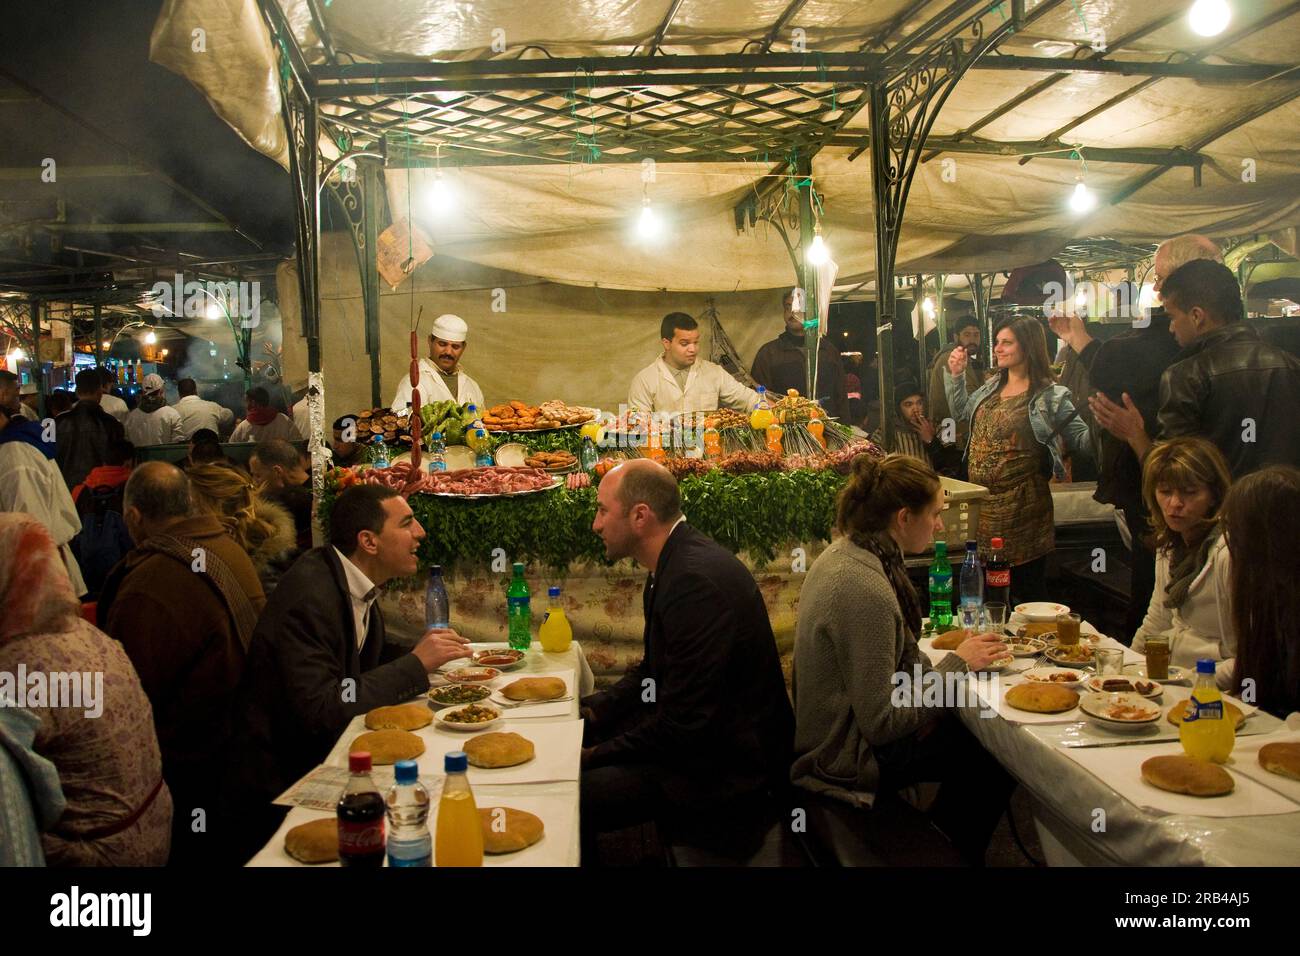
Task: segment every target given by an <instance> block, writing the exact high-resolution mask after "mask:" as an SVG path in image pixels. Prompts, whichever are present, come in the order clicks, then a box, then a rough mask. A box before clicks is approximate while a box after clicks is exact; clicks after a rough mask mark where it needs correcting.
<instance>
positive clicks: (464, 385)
mask: <svg viewBox="0 0 1300 956" xmlns="http://www.w3.org/2000/svg"><path fill="white" fill-rule="evenodd" d="M456 391H457V392H458V393H459V394H457V395H453V394H451V392H450V391H448V389H447V386H446V385H444V384H443V381H442V373H441V372H439V371H438V366H436V365H434V364H433V361H432V360H430V359H427V358H423V359H420V404H421V405H428V404H429V403H430V402H459V403H460V404H462V405H465V404H467V403H469V402H473V403H474V404H475V405H477V406H478V410H479V413H480V414H486V413H487V403H486V402H485V401H484V400H483V390H482V389H481V388H479V387H478V382H476V381H474V380H473V379H472V378H470V377H469V376H468V375H466V374H465V371H464V369H458V371H457V372H456ZM410 400H411V376H410V373H409V372H406V373H404V374H403V375H402V380H401V381H400V382H398V383H397V394H396V395H394V396H393V403H392V405H391V406H390V407H391V408H392V410H393V411H395V412H397V414H399V415H401V414H403V413H404V412H405V411H406V403H407V402H409V401H410Z"/></svg>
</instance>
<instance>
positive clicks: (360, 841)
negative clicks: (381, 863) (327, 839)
mask: <svg viewBox="0 0 1300 956" xmlns="http://www.w3.org/2000/svg"><path fill="white" fill-rule="evenodd" d="M383 850H384V821H383V818H382V817H381V818H380V819H378V820H375V821H374V822H372V823H349V822H348V821H346V820H340V821H339V853H340V854H342V855H344V856H366V855H368V854H370V853H382V852H383Z"/></svg>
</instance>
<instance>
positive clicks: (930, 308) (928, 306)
mask: <svg viewBox="0 0 1300 956" xmlns="http://www.w3.org/2000/svg"><path fill="white" fill-rule="evenodd" d="M921 311H922V312H924V313H925V317H926V318H928V319H932V318H934V299H932V298H930V297H929V296H928V295H927V296H926V297H925V298H924V299H922V300H921Z"/></svg>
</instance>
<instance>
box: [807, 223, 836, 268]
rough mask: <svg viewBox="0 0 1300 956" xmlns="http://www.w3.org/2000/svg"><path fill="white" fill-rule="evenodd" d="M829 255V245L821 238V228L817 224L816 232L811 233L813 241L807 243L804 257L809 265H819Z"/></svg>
mask: <svg viewBox="0 0 1300 956" xmlns="http://www.w3.org/2000/svg"><path fill="white" fill-rule="evenodd" d="M830 257H831V250H830V247H829V246H827V245H826V243H825V242H824V241H823V240H822V228H821V226H818V227H817V231H816V233H815V234H814V235H813V241H812V242H811V243H809V245H808V252H807V253H806V254H805V258H806V259H807V260H808V264H809V265H810V266H820V265H823V264H824V263H825V262H826V260H828V259H829V258H830Z"/></svg>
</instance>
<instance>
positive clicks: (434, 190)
mask: <svg viewBox="0 0 1300 956" xmlns="http://www.w3.org/2000/svg"><path fill="white" fill-rule="evenodd" d="M455 208H456V191H455V190H454V189H453V188H452V186H451V184H450V183H449V182H447V180H445V179H443V178H442V169H441V168H438V169H436V170H434V173H433V185H432V186H431V187H430V188H429V211H430V212H432V213H433V214H434V215H435V216H445V215H447V214H448V213H450V212H451V211H452V210H454V209H455Z"/></svg>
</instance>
